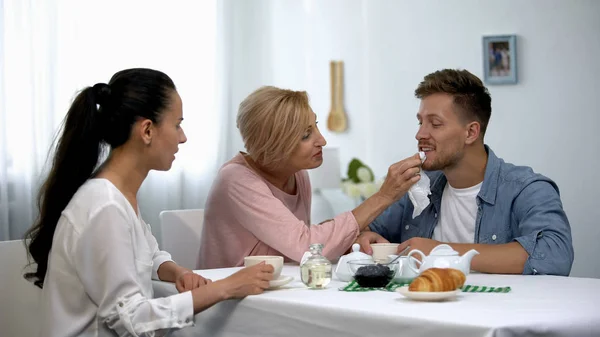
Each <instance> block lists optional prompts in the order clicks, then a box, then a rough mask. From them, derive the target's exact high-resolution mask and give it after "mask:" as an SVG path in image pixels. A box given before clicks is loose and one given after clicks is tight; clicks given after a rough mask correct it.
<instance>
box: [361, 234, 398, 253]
mask: <svg viewBox="0 0 600 337" xmlns="http://www.w3.org/2000/svg"><path fill="white" fill-rule="evenodd" d="M356 243H358V244H359V245H360V250H362V251H363V252H364V253H365V254H369V255H372V254H373V249H371V244H372V243H390V242H389V241H388V240H386V239H384V238H383V236H381V235H379V234H377V233H375V232H371V231H364V232H362V233H360V235H359V236H358V238H357V239H356Z"/></svg>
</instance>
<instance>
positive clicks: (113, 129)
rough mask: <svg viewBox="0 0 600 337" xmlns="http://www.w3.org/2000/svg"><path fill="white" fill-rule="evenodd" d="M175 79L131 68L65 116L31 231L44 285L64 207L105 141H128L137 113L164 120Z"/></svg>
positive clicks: (84, 96) (37, 279) (38, 279)
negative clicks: (161, 115)
mask: <svg viewBox="0 0 600 337" xmlns="http://www.w3.org/2000/svg"><path fill="white" fill-rule="evenodd" d="M172 90H175V85H174V84H173V81H172V80H171V79H170V78H169V77H168V76H167V75H165V74H164V73H162V72H159V71H156V70H151V69H128V70H123V71H121V72H118V73H116V74H115V75H114V76H113V78H112V79H111V80H110V82H109V84H103V83H99V84H96V85H94V86H93V87H87V88H85V89H84V90H83V91H81V92H80V93H79V94H78V95H77V97H76V98H75V100H74V101H73V104H72V105H71V108H70V109H69V111H68V113H67V116H66V117H65V120H64V122H63V126H62V135H61V137H60V138H59V140H58V143H57V145H56V146H57V147H56V153H55V155H54V158H53V161H52V168H51V170H50V173H49V175H48V178H47V179H46V181H45V182H44V184H43V185H42V187H41V189H40V193H39V195H38V207H39V217H38V219H37V221H36V223H35V225H34V226H33V227H32V228H31V229H29V231H27V233H26V234H25V239H26V240H27V239H29V240H30V242H29V246H28V250H29V255H30V256H31V257H32V258H33V260H34V261H35V263H37V270H36V271H35V272H32V273H27V274H25V277H26V278H27V279H29V280H32V281H34V283H35V285H37V286H38V287H40V288H42V287H43V283H44V277H45V275H46V270H47V268H48V255H49V254H50V249H51V248H52V239H53V236H54V231H55V230H56V225H57V223H58V220H59V218H60V216H61V213H62V211H63V210H64V209H65V208H66V207H67V205H68V203H69V202H70V201H71V198H72V197H73V195H74V194H75V192H77V190H78V189H79V187H81V185H83V184H84V183H85V182H86V181H87V180H88V179H89V178H90V177H91V176H92V175H93V174H94V171H95V170H96V168H97V167H98V165H99V164H100V163H99V158H100V155H101V154H102V151H103V149H104V148H105V144H108V145H110V147H111V148H116V147H119V146H121V145H122V144H124V143H125V142H126V141H127V140H128V139H129V135H130V133H131V127H132V125H133V124H134V123H135V121H136V118H138V117H142V118H147V119H150V120H152V121H153V122H155V123H158V122H159V119H160V114H161V113H162V112H163V110H164V109H165V108H166V107H167V106H168V103H169V97H170V96H169V94H170V91H172Z"/></svg>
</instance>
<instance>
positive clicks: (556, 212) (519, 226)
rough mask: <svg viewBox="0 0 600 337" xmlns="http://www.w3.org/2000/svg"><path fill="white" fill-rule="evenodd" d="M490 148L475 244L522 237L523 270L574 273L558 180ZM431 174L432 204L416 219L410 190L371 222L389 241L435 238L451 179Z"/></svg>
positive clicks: (478, 210) (478, 203)
mask: <svg viewBox="0 0 600 337" xmlns="http://www.w3.org/2000/svg"><path fill="white" fill-rule="evenodd" d="M485 150H486V152H487V153H488V161H487V165H486V168H485V176H484V178H483V184H482V185H481V190H480V191H479V194H478V195H477V198H476V202H477V217H476V218H475V237H474V243H480V244H503V243H509V242H513V241H517V242H519V243H520V244H521V246H523V248H524V249H525V251H527V253H528V254H529V257H528V258H527V261H526V262H525V266H524V268H523V274H547V275H565V276H567V275H569V273H570V271H571V266H572V264H573V255H574V252H573V242H572V238H571V227H570V225H569V220H568V219H567V215H566V214H565V212H564V210H563V208H562V202H561V200H560V194H559V190H558V187H557V186H556V184H555V183H554V182H553V181H552V180H550V179H549V178H547V177H544V176H543V175H541V174H537V173H534V172H533V170H532V169H531V168H530V167H526V166H515V165H512V164H509V163H505V162H504V160H502V159H500V158H498V157H496V155H495V154H494V152H493V151H492V150H491V149H490V148H489V147H488V146H487V145H486V146H485ZM426 174H427V175H428V176H429V177H430V179H431V195H430V196H429V198H430V201H431V203H430V204H429V206H427V208H425V210H423V212H422V213H421V214H420V215H419V216H417V217H416V218H414V219H413V218H412V213H413V205H412V203H411V201H410V199H409V198H408V194H407V195H405V196H404V197H402V198H401V199H400V200H399V201H397V202H396V203H394V204H392V205H391V206H390V207H389V208H388V209H387V210H385V211H384V212H383V213H382V214H381V215H380V216H379V217H377V218H376V219H375V220H374V221H373V222H372V223H371V224H370V225H369V228H370V229H371V231H373V232H376V233H378V234H380V235H381V236H383V237H384V238H386V239H387V240H389V241H390V242H403V241H406V240H408V239H410V238H413V237H424V238H431V237H432V236H433V230H434V229H435V226H436V225H437V223H438V218H439V213H440V209H441V200H442V192H443V191H444V187H445V186H446V183H447V180H446V176H444V174H443V173H442V172H441V171H433V172H426Z"/></svg>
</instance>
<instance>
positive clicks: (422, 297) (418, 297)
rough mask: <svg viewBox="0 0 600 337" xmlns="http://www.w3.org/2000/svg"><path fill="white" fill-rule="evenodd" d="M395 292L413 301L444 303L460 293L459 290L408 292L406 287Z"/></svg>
mask: <svg viewBox="0 0 600 337" xmlns="http://www.w3.org/2000/svg"><path fill="white" fill-rule="evenodd" d="M396 291H397V292H399V293H400V294H402V296H404V297H406V298H410V299H411V300H415V301H446V300H450V299H453V298H455V297H456V296H457V295H458V294H460V292H461V290H460V289H456V290H454V291H439V292H436V291H432V292H428V291H410V290H408V286H404V287H400V288H398V289H396Z"/></svg>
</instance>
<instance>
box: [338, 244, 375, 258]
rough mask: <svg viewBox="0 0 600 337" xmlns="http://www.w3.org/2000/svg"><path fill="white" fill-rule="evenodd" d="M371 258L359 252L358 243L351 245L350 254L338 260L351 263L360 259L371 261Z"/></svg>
mask: <svg viewBox="0 0 600 337" xmlns="http://www.w3.org/2000/svg"><path fill="white" fill-rule="evenodd" d="M372 258H373V257H372V256H371V255H369V254H365V253H363V252H361V251H360V245H359V244H358V243H355V244H353V245H352V252H351V253H349V254H347V255H344V256H342V257H341V258H340V260H342V259H344V260H346V261H352V260H362V259H372Z"/></svg>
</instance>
